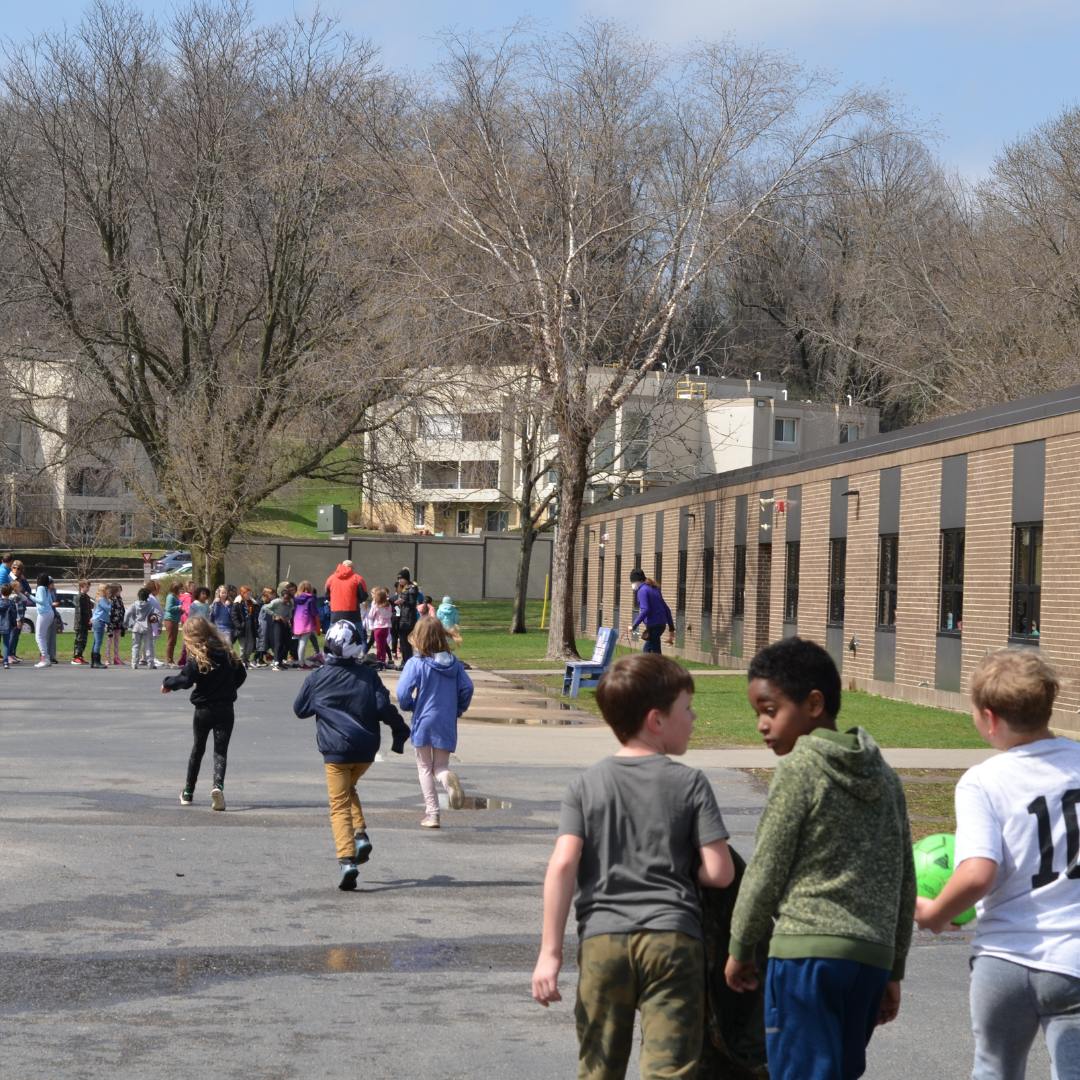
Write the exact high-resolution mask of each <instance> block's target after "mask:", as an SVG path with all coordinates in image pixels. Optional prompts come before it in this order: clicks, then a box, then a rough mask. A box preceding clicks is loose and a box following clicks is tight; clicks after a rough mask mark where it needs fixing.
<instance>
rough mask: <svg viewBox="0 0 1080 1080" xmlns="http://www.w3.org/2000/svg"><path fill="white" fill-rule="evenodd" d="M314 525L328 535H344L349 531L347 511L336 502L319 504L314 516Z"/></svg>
mask: <svg viewBox="0 0 1080 1080" xmlns="http://www.w3.org/2000/svg"><path fill="white" fill-rule="evenodd" d="M315 527H316V529H317V530H318V531H319V532H321V533H326V534H327V535H328V536H344V535H345V533H347V532H348V531H349V514H348V511H347V510H346V509H345V508H344V507H343V506H339V505H338V504H337V503H328V504H326V505H324V506H320V507H319V510H318V514H317V516H316V518H315Z"/></svg>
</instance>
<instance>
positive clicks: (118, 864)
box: [0, 663, 1049, 1080]
mask: <svg viewBox="0 0 1080 1080" xmlns="http://www.w3.org/2000/svg"><path fill="white" fill-rule="evenodd" d="M2 674H3V676H4V678H3V679H2V680H0V702H2V705H0V709H2V712H0V1075H2V1076H3V1077H4V1078H10V1080H30V1078H35V1080H36V1078H52V1077H58V1078H59V1077H63V1078H74V1077H94V1078H97V1077H101V1078H105V1077H109V1078H113V1080H117V1078H123V1080H126V1078H133V1080H134V1078H138V1080H150V1078H157V1077H169V1078H170V1080H175V1078H183V1077H188V1076H199V1075H203V1076H205V1075H213V1076H216V1077H229V1078H232V1077H236V1078H243V1080H279V1078H280V1080H285V1078H292V1077H331V1076H340V1075H348V1076H351V1077H357V1078H360V1080H406V1078H408V1080H413V1078H416V1077H432V1078H435V1077H439V1078H446V1080H458V1078H461V1080H465V1078H469V1080H476V1078H488V1077H490V1078H498V1080H502V1078H507V1080H510V1078H513V1080H556V1078H559V1080H568V1078H572V1077H573V1076H574V1075H575V1072H576V1044H575V1038H574V1024H573V1013H572V1003H573V988H574V982H575V970H574V951H575V946H574V937H573V925H572V924H571V933H570V935H569V936H568V946H567V950H566V966H565V969H564V971H565V975H564V979H563V992H564V994H565V995H566V997H567V1000H566V1001H564V1002H563V1003H562V1004H561V1005H556V1006H554V1007H552V1008H551V1009H549V1010H544V1009H542V1008H540V1007H539V1006H538V1005H536V1004H535V1003H534V1002H533V1001H532V999H531V998H530V996H529V975H530V972H531V969H532V965H533V962H534V960H535V956H536V950H537V947H538V945H539V935H540V914H541V882H542V878H543V872H544V866H545V863H546V860H547V857H548V855H549V853H550V850H551V846H552V844H553V842H554V838H555V828H556V822H557V818H558V807H559V799H560V796H561V793H562V791H563V789H564V787H565V785H566V783H567V781H568V780H569V779H570V778H571V777H572V776H573V775H575V773H576V772H577V771H579V770H580V769H581V768H584V767H586V766H588V765H590V764H592V763H593V762H594V761H596V760H598V759H599V758H600V757H602V756H604V755H605V754H606V753H610V752H611V751H612V750H613V749H614V748H615V743H614V740H613V738H612V737H611V735H610V733H609V732H608V731H607V730H606V728H603V727H601V726H597V725H596V724H595V723H593V722H591V721H590V718H588V717H587V716H581V715H580V714H577V713H573V712H570V711H567V710H564V709H558V708H549V707H548V706H547V705H546V704H545V702H544V700H543V696H542V695H538V694H536V693H535V692H532V691H529V690H528V689H527V688H525V689H523V688H522V686H521V684H515V683H514V682H513V680H512V678H511V679H509V680H499V679H498V678H497V677H495V676H483V677H480V676H478V679H479V681H481V683H482V685H481V687H480V690H479V692H478V695H477V704H476V715H477V716H481V715H484V716H486V717H487V719H485V720H477V721H474V722H471V723H464V724H462V727H461V741H460V744H459V753H458V757H459V762H458V763H457V764H456V766H455V767H456V768H457V770H458V772H459V775H460V776H461V779H462V782H463V785H464V787H465V791H466V794H467V795H469V796H471V797H473V798H474V799H476V800H477V802H476V805H478V806H484V805H485V802H484V801H485V800H490V801H491V802H490V804H489V805H491V804H496V805H498V806H499V807H500V808H499V809H467V810H461V811H447V812H444V813H443V823H444V824H443V828H442V829H441V831H439V832H437V833H431V832H428V831H426V830H422V829H420V827H419V821H420V817H421V815H422V805H423V803H422V799H421V796H420V789H419V785H418V783H417V780H416V772H415V767H414V765H413V764H412V760H411V756H410V754H409V751H408V749H407V750H406V755H405V756H404V757H403V758H396V757H394V756H393V755H390V754H387V755H386V757H387V760H384V761H379V762H377V763H376V764H375V765H374V766H373V767H372V769H371V770H370V772H369V773H368V774H367V776H366V777H365V778H364V779H363V780H362V781H361V787H360V790H361V797H362V799H363V802H364V807H365V812H366V813H367V816H368V823H369V834H370V835H371V838H372V841H373V844H374V851H373V855H372V859H371V861H370V862H369V863H368V864H367V865H366V866H364V867H363V868H362V872H361V878H360V887H359V888H358V889H357V891H356V892H355V893H342V892H339V891H338V890H337V888H336V887H335V885H336V879H337V867H336V859H335V855H334V846H333V839H332V836H331V832H330V828H329V821H328V814H327V809H326V786H325V775H324V772H323V769H322V759H321V758H320V756H319V754H318V753H317V751H316V748H315V740H314V721H298V720H297V719H296V718H295V717H294V716H293V714H292V709H291V704H292V700H293V698H294V696H295V694H296V692H297V690H298V688H299V686H300V682H301V680H302V678H303V675H302V674H301V673H299V672H285V673H281V674H276V673H272V672H269V671H253V672H251V676H250V678H249V679H248V682H247V684H246V685H245V686H244V687H243V689H242V691H241V697H240V701H239V702H238V704H237V723H236V729H235V733H234V736H233V741H232V747H231V749H230V754H229V771H228V776H227V780H226V784H225V791H226V796H227V799H228V809H227V810H226V812H225V813H214V812H213V811H211V810H210V808H209V782H208V781H209V771H208V769H209V755H208V758H207V760H206V761H204V765H203V777H202V778H201V779H200V784H199V787H198V789H197V791H196V799H195V805H194V806H192V807H190V808H184V807H181V805H180V803H179V798H178V796H179V792H180V788H181V785H182V782H183V777H184V766H185V762H186V760H187V754H188V750H189V748H190V740H191V706H190V705H189V704H188V702H187V695H186V694H184V695H181V694H172V695H168V696H163V695H161V694H160V692H159V687H160V674H161V673H160V672H157V673H155V672H150V671H145V670H143V671H138V672H133V671H131V670H130V669H127V668H125V669H119V668H117V669H111V670H108V671H104V672H99V671H89V670H80V669H76V668H71V667H69V666H67V665H63V666H60V667H56V668H53V669H51V670H48V671H39V670H36V669H34V668H33V667H32V666H31V665H30V664H26V663H24V664H23V665H21V666H20V667H19V668H15V669H13V670H11V671H8V672H3V673H2ZM388 681H390V680H388ZM391 684H392V683H391ZM509 720H517V721H518V722H515V723H509V722H507V721H509ZM568 720H569V721H571V723H567V722H566V721H568ZM575 721H576V722H575ZM760 754H761V751H756V750H755V751H692V752H691V753H690V754H689V755H687V761H688V763H690V764H694V765H697V766H698V767H701V768H703V769H704V770H705V772H706V773H707V775H708V776H709V779H710V781H711V782H712V784H713V785H714V788H715V790H716V794H717V799H718V801H719V804H720V806H721V808H722V810H723V813H724V817H725V820H726V822H727V824H728V827H729V829H730V830H731V833H732V843H733V844H734V845H735V847H736V848H738V850H739V851H740V852H742V853H743V854H744V855H749V854H750V853H751V851H752V847H753V832H754V828H755V825H756V822H757V817H758V814H759V813H760V809H761V806H762V805H763V803H764V798H765V795H764V790H763V788H762V787H761V786H760V784H759V783H758V782H757V781H756V780H754V779H753V778H752V777H751V776H750V775H748V774H747V773H745V772H741V771H738V769H737V768H734V767H732V766H733V765H740V764H751V763H754V762H755V761H756V760H757V758H756V757H755V756H754V755H760ZM740 755H741V756H740ZM935 760H936V759H935ZM912 763H914V758H913V759H912ZM941 763H942V764H944V763H945V762H944V761H942V762H941ZM950 764H952V762H950ZM967 957H968V949H967V938H966V936H965V935H963V934H959V933H958V934H955V935H951V936H947V937H945V938H943V939H938V940H935V939H932V938H929V937H924V936H922V935H917V937H916V946H915V948H914V950H913V955H912V957H911V959H910V960H909V964H908V979H907V981H906V982H905V984H904V987H905V989H904V999H903V1002H902V1005H901V1011H900V1017H899V1019H898V1020H897V1021H896V1022H895V1023H894V1024H892V1025H890V1026H889V1027H887V1028H884V1029H881V1030H880V1031H879V1032H878V1033H877V1034H876V1035H875V1038H874V1040H873V1042H872V1044H871V1047H870V1060H869V1068H868V1071H867V1076H868V1077H880V1078H887V1080H894V1078H895V1080H901V1078H905V1080H907V1078H911V1077H934V1078H940V1080H952V1078H956V1080H960V1078H963V1077H967V1076H970V1070H971V1049H972V1042H971V1035H970V1027H969V1021H968V1015H967V978H968V974H967ZM628 1075H630V1076H635V1075H637V1070H636V1063H633V1062H632V1064H631V1069H630V1073H629V1074H628ZM1029 1075H1030V1076H1032V1077H1040V1076H1048V1075H1049V1060H1048V1058H1047V1056H1046V1053H1045V1049H1044V1047H1043V1046H1042V1043H1041V1040H1040V1042H1039V1044H1038V1046H1037V1048H1036V1051H1035V1054H1034V1055H1033V1059H1032V1062H1031V1068H1030V1071H1029Z"/></svg>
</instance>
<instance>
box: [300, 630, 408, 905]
mask: <svg viewBox="0 0 1080 1080" xmlns="http://www.w3.org/2000/svg"><path fill="white" fill-rule="evenodd" d="M323 651H324V656H325V666H324V667H322V668H319V669H318V670H317V671H314V672H312V673H311V674H310V675H309V676H308V677H307V678H306V679H305V680H304V685H303V686H302V687H301V688H300V693H299V694H298V695H297V698H296V701H295V703H294V704H293V712H295V713H296V715H297V716H298V717H299V718H300V719H301V720H305V719H307V717H309V716H314V717H315V720H316V735H317V740H318V746H319V751H320V753H321V754H322V756H323V761H324V762H325V764H326V787H327V790H328V792H329V795H330V825H331V827H332V828H333V830H334V840H335V842H336V844H337V854H338V865H339V866H340V872H339V877H338V888H339V889H345V890H349V889H355V888H356V878H357V875H358V874H359V870H358V869H357V864H358V863H365V862H367V861H368V859H369V858H370V857H371V840H370V839H369V838H368V834H367V825H366V823H365V822H364V811H363V808H362V807H361V806H360V798H359V796H358V795H357V794H356V784H357V781H358V780H359V779H360V777H361V776H363V775H364V773H366V772H367V771H368V769H370V768H371V763H372V762H373V761H374V760H375V755H376V754H377V753H378V752H379V744H380V742H381V737H380V729H379V721H380V720H381V721H382V722H383V723H384V724H386V725H387V726H388V727H389V728H390V730H391V732H393V735H394V742H393V745H392V746H391V749H392V751H393V752H394V753H395V754H400V753H403V752H404V749H405V741H406V740H407V739H408V737H409V728H408V725H407V724H406V723H405V721H404V720H402V718H401V714H400V713H399V712H398V711H397V709H396V708H394V706H393V704H391V701H390V693H389V691H388V690H387V689H386V687H385V686H383V684H382V680H381V679H380V678H379V676H378V674H377V673H376V672H375V671H374V670H373V669H372V668H370V667H367V666H366V665H364V664H359V663H357V658H358V657H359V656H360V655H361V653H362V651H363V639H362V637H361V632H360V631H359V630H358V629H357V628H356V625H355V624H354V623H351V622H348V621H347V620H344V619H343V620H341V621H339V622H336V623H334V624H333V626H331V627H330V629H329V631H327V634H326V640H325V643H324V645H323Z"/></svg>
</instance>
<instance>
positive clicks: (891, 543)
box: [877, 536, 899, 626]
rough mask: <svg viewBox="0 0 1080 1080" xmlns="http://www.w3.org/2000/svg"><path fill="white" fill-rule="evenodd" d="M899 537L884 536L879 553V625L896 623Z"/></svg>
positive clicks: (880, 542)
mask: <svg viewBox="0 0 1080 1080" xmlns="http://www.w3.org/2000/svg"><path fill="white" fill-rule="evenodd" d="M898 544H899V538H898V537H896V536H882V537H881V538H880V541H879V546H880V552H879V554H878V603H877V621H878V626H895V625H896V553H897V545H898Z"/></svg>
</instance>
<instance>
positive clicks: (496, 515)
mask: <svg viewBox="0 0 1080 1080" xmlns="http://www.w3.org/2000/svg"><path fill="white" fill-rule="evenodd" d="M484 528H485V529H486V530H487V531H488V532H508V531H509V529H510V511H509V510H488V511H486V513H485V514H484Z"/></svg>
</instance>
